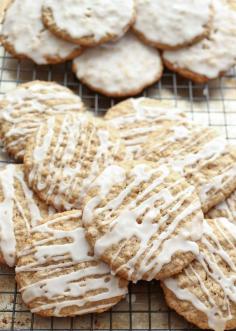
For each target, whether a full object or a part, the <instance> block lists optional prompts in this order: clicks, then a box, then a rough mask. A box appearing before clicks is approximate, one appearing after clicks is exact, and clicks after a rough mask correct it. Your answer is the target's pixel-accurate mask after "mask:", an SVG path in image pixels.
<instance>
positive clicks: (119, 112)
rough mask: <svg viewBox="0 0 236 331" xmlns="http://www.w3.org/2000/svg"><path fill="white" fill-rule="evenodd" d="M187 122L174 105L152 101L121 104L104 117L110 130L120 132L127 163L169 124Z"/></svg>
mask: <svg viewBox="0 0 236 331" xmlns="http://www.w3.org/2000/svg"><path fill="white" fill-rule="evenodd" d="M185 119H186V115H185V112H184V111H181V110H180V109H177V108H175V107H174V105H173V102H167V101H163V100H155V99H149V98H137V99H129V100H126V101H123V102H120V103H118V104H117V105H115V106H114V107H112V108H110V109H109V110H108V112H107V113H106V115H105V120H107V121H108V124H109V126H112V127H114V128H115V129H117V130H118V131H119V132H120V136H121V138H123V140H124V143H125V146H126V150H127V159H133V158H135V157H136V155H137V154H138V153H140V152H141V150H142V147H143V146H144V145H145V143H147V141H148V140H149V139H148V138H149V137H150V135H151V134H153V132H155V131H156V130H158V129H161V128H162V127H163V126H165V125H167V124H168V123H175V122H177V121H184V120H185Z"/></svg>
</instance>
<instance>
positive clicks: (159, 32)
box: [134, 0, 211, 47]
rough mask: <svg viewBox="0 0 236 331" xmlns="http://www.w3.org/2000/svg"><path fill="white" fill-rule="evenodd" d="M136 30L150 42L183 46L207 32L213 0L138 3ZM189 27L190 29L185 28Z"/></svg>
mask: <svg viewBox="0 0 236 331" xmlns="http://www.w3.org/2000/svg"><path fill="white" fill-rule="evenodd" d="M136 3H137V18H136V21H135V24H134V29H135V30H136V31H137V32H139V33H140V34H141V35H142V36H143V37H144V38H145V39H146V40H147V41H148V42H150V43H152V44H154V45H158V46H160V44H162V45H166V46H170V47H176V46H181V45H184V44H187V43H190V42H192V41H193V40H194V39H196V38H197V37H199V36H201V35H203V34H205V33H206V25H207V24H208V23H209V21H210V15H211V9H210V5H211V0H198V1H196V0H189V1H183V0H177V1H175V3H174V6H173V2H172V0H165V1H162V0H137V1H136ZM186 27H187V28H186Z"/></svg>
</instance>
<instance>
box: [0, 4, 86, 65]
mask: <svg viewBox="0 0 236 331" xmlns="http://www.w3.org/2000/svg"><path fill="white" fill-rule="evenodd" d="M42 4H43V0H37V1H31V0H12V1H11V3H10V5H9V7H8V9H7V10H6V12H5V15H4V20H3V24H2V31H1V35H0V40H1V42H2V44H3V46H4V47H5V49H6V50H7V51H8V52H9V53H11V54H12V55H13V56H14V57H17V58H29V59H31V60H33V61H34V62H35V63H37V64H55V63H60V62H64V61H66V60H69V59H73V58H74V57H76V56H78V55H79V54H80V53H81V48H80V47H79V46H78V45H75V44H72V43H69V42H66V41H64V40H62V39H59V38H57V37H55V36H54V35H53V34H52V33H51V32H50V31H48V30H47V29H46V28H45V27H44V25H43V23H42V21H41V11H42Z"/></svg>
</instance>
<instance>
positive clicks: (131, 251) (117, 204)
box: [83, 162, 203, 282]
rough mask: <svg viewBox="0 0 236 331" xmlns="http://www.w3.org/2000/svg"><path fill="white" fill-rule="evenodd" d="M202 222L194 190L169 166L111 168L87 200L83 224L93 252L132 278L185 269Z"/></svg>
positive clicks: (194, 250)
mask: <svg viewBox="0 0 236 331" xmlns="http://www.w3.org/2000/svg"><path fill="white" fill-rule="evenodd" d="M202 221H203V214H202V211H201V204H200V201H199V199H198V197H197V194H196V192H195V188H194V187H193V186H190V185H189V184H188V183H187V182H186V181H185V179H184V178H183V177H181V176H179V175H178V174H176V173H174V172H173V171H172V169H171V168H170V167H168V166H166V165H163V166H160V167H159V166H157V165H156V164H153V163H148V162H143V163H142V162H122V163H118V164H113V165H111V166H108V167H107V168H105V170H104V171H103V172H102V173H101V175H100V176H98V177H97V178H96V180H95V181H94V182H93V183H92V184H91V186H90V190H88V192H87V196H86V197H85V199H84V209H83V224H84V226H85V228H86V236H87V238H88V240H89V242H90V243H91V245H92V246H93V247H94V252H95V254H96V255H97V256H99V257H100V258H101V259H102V260H103V261H104V262H106V263H108V265H109V266H110V267H111V269H112V271H113V272H114V273H115V274H117V275H119V276H121V277H123V278H125V279H128V280H132V281H134V282H137V281H138V280H141V279H143V280H152V279H154V278H156V279H160V278H165V277H169V276H170V275H173V274H176V273H178V272H180V271H181V270H182V269H183V268H184V267H186V266H187V265H188V264H189V263H190V262H191V261H192V260H193V259H194V256H195V254H197V253H198V245H197V244H196V240H198V239H200V238H201V225H202Z"/></svg>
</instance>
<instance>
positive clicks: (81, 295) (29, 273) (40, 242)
mask: <svg viewBox="0 0 236 331" xmlns="http://www.w3.org/2000/svg"><path fill="white" fill-rule="evenodd" d="M81 214H82V212H81V211H80V210H74V211H71V212H66V213H61V214H55V215H54V216H52V217H50V218H48V219H46V220H44V221H43V222H42V224H40V225H38V226H37V227H35V228H34V229H33V230H32V235H31V237H30V238H29V241H28V245H27V247H25V249H23V250H22V251H21V252H20V253H19V260H18V263H17V267H16V280H17V283H18V285H19V290H20V292H21V295H22V299H23V301H24V302H25V304H26V305H27V306H28V307H29V309H30V310H31V312H32V313H36V314H39V315H42V316H58V317H63V316H64V317H65V316H75V315H83V314H87V313H93V312H97V313H100V312H103V311H106V310H108V309H110V308H111V307H112V306H114V305H115V304H116V303H118V302H119V301H120V300H121V299H122V298H123V297H124V296H125V295H126V293H127V282H126V281H125V280H122V279H119V278H118V277H115V276H112V275H111V272H110V269H109V268H108V266H107V265H106V264H104V263H103V262H101V261H99V260H98V259H97V258H96V257H95V256H94V255H93V252H92V250H91V248H90V247H89V245H88V243H87V241H86V239H85V234H84V229H83V227H82V224H81Z"/></svg>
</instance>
